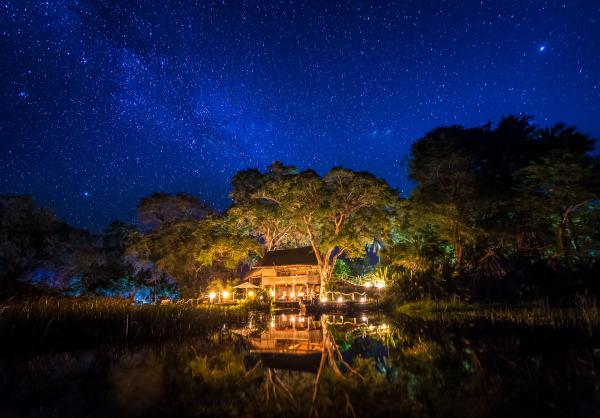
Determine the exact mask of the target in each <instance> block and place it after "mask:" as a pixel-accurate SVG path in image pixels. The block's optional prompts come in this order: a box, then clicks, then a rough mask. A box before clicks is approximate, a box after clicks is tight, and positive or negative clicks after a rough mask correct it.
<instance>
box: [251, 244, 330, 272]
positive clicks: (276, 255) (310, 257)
mask: <svg viewBox="0 0 600 418" xmlns="http://www.w3.org/2000/svg"><path fill="white" fill-rule="evenodd" d="M294 265H304V266H306V265H308V266H316V265H318V263H317V258H316V257H315V253H314V252H313V250H312V248H311V247H300V248H292V249H289V250H275V251H269V252H268V253H266V254H265V256H264V257H263V258H262V260H260V262H259V263H258V264H257V267H270V266H294Z"/></svg>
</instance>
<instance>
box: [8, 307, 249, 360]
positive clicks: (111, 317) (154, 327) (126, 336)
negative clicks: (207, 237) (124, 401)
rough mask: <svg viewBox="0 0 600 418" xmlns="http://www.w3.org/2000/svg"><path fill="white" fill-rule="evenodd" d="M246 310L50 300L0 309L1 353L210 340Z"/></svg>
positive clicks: (239, 321)
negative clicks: (197, 338) (193, 339)
mask: <svg viewBox="0 0 600 418" xmlns="http://www.w3.org/2000/svg"><path fill="white" fill-rule="evenodd" d="M246 316H247V310H246V308H245V307H243V306H231V307H223V306H213V305H198V306H192V305H179V304H178V305H163V306H158V305H132V304H131V302H130V301H128V300H121V299H117V298H93V299H89V298H82V297H80V298H73V297H71V298H66V297H60V298H50V297H42V298H39V299H35V300H27V301H24V300H20V301H16V302H14V303H11V302H8V303H4V304H2V305H0V335H2V339H3V343H2V344H1V345H0V353H2V354H7V355H18V356H20V355H31V354H35V353H39V352H46V351H55V350H61V349H62V350H67V349H69V350H73V349H82V348H89V347H96V346H101V345H115V344H139V343H143V342H156V341H164V340H169V339H175V340H182V339H186V338H190V337H195V336H207V335H209V334H211V333H214V332H218V331H220V330H222V329H223V327H224V326H229V327H235V326H240V325H241V324H242V323H244V322H245V320H246Z"/></svg>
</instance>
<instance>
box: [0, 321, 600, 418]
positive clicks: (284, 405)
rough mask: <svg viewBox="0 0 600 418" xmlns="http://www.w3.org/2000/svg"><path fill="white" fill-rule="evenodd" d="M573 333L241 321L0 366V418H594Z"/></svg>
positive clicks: (594, 391)
mask: <svg viewBox="0 0 600 418" xmlns="http://www.w3.org/2000/svg"><path fill="white" fill-rule="evenodd" d="M599 366H600V340H599V338H598V335H596V334H595V333H594V332H590V330H588V329H585V328H584V327H581V328H580V327H576V326H569V327H556V326H544V325H526V324H525V325H524V324H520V325H516V324H514V323H511V322H503V321H493V322H492V321H490V320H478V319H465V318H461V319H456V318H436V319H423V318H413V317H402V316H399V317H395V318H389V317H386V316H384V315H379V314H372V313H371V314H356V315H354V316H343V315H322V316H310V315H308V316H307V315H302V314H300V313H298V312H280V313H277V314H275V315H272V314H264V313H251V314H250V316H249V317H248V320H247V322H246V325H245V326H243V327H241V328H235V329H232V328H229V327H227V326H226V325H225V324H224V326H223V329H222V331H221V332H219V333H216V334H213V335H209V336H204V337H198V338H194V339H188V340H184V341H170V342H163V343H161V344H153V345H144V346H135V347H131V346H129V347H125V346H118V347H115V346H107V347H102V348H101V349H96V350H87V351H76V352H60V353H47V354H43V355H37V356H35V357H30V358H19V359H10V361H9V360H8V359H4V360H3V362H2V370H3V373H2V374H1V376H0V389H1V392H0V393H1V396H0V416H1V417H4V416H7V417H8V416H15V417H20V416H40V417H42V416H43V417H53V416H55V417H70V416H82V417H84V416H85V417H105V416H110V417H120V416H123V417H132V416H144V417H153V416H200V417H228V416H232V417H238V416H240V417H251V416H261V417H262V416H264V417H270V416H273V417H276V416H286V417H296V416H298V417H308V416H319V417H343V416H356V417H363V416H368V417H371V416H373V417H386V418H390V417H395V416H409V417H505V416H518V417H521V416H522V417H532V416H544V417H596V416H600V377H599V374H598V373H600V367H599Z"/></svg>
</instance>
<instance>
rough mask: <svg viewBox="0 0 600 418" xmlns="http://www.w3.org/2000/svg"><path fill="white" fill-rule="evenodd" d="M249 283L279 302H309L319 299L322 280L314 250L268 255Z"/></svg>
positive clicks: (251, 273) (247, 277) (297, 249)
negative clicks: (307, 300) (308, 300)
mask: <svg viewBox="0 0 600 418" xmlns="http://www.w3.org/2000/svg"><path fill="white" fill-rule="evenodd" d="M246 279H247V280H248V281H249V282H250V283H252V284H254V285H256V286H259V287H260V288H262V289H265V290H266V291H268V292H270V293H271V295H272V296H273V297H274V298H275V299H276V300H289V301H293V300H306V299H312V298H313V297H317V296H318V295H319V290H320V285H321V280H320V277H319V270H318V263H317V258H316V257H315V255H314V252H313V250H312V248H311V247H301V248H293V249H289V250H276V251H269V252H267V253H266V254H265V256H264V257H263V258H262V260H261V261H260V262H259V263H258V264H257V265H256V266H255V267H253V268H252V269H251V270H250V272H249V273H248V275H247V276H246Z"/></svg>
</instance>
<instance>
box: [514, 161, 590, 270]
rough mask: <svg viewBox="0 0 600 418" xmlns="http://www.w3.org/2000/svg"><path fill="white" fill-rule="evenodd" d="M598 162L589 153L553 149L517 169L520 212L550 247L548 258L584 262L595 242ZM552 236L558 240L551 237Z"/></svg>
mask: <svg viewBox="0 0 600 418" xmlns="http://www.w3.org/2000/svg"><path fill="white" fill-rule="evenodd" d="M599 168H600V165H599V164H598V161H597V160H594V159H592V158H590V157H587V156H585V155H574V154H571V153H565V152H561V151H554V152H552V153H550V155H549V156H547V157H543V158H542V159H541V160H539V161H537V162H532V163H531V164H529V165H528V166H527V167H525V168H524V169H522V170H520V171H519V172H518V173H516V176H518V177H519V179H520V185H519V187H518V189H517V190H518V194H519V196H518V198H517V201H516V206H517V210H518V211H519V212H520V214H521V218H525V219H527V220H528V227H529V229H530V230H533V231H534V232H536V233H537V236H538V237H540V239H541V242H542V243H543V245H542V247H541V249H545V250H549V251H550V259H559V258H562V257H564V258H566V259H567V260H572V259H573V258H575V259H577V260H578V261H580V262H581V261H583V260H585V259H586V258H588V257H589V255H590V252H591V251H592V249H595V250H597V248H595V247H596V246H597V243H596V242H594V239H593V237H594V235H595V234H596V233H597V230H598V227H597V225H598V220H599V219H600V216H599V215H600V213H599V212H598V202H599V201H600V170H599ZM552 235H553V236H554V240H553V241H554V243H552V241H550V240H549V239H548V237H549V236H552Z"/></svg>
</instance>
